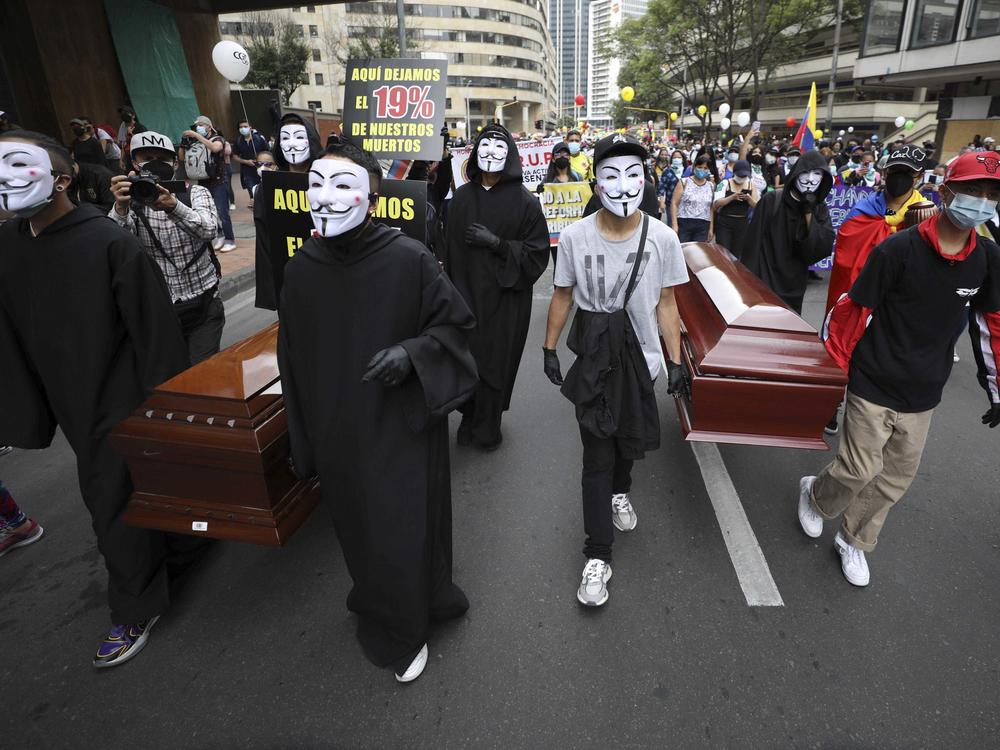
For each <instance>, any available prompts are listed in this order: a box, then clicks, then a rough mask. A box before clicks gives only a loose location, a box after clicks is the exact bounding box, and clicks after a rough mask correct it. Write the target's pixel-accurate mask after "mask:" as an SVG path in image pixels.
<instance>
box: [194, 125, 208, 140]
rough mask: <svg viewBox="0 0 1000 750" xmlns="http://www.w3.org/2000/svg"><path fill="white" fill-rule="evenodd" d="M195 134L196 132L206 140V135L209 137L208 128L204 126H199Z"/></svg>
mask: <svg viewBox="0 0 1000 750" xmlns="http://www.w3.org/2000/svg"><path fill="white" fill-rule="evenodd" d="M194 132H196V133H197V134H198V135H200V136H201V137H202V138H204V137H205V136H206V135H208V128H206V127H205V126H204V125H199V126H198V127H196V128H195V129H194Z"/></svg>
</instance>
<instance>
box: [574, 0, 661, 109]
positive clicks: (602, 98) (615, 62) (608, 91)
mask: <svg viewBox="0 0 1000 750" xmlns="http://www.w3.org/2000/svg"><path fill="white" fill-rule="evenodd" d="M648 4H649V3H648V0H591V3H590V29H589V34H588V37H587V56H588V58H589V60H590V81H589V85H588V88H587V120H588V121H589V122H591V123H593V124H595V125H610V124H611V114H610V107H611V103H612V101H613V100H614V99H615V98H616V97H617V96H618V73H619V71H620V70H621V60H620V59H619V58H617V57H615V56H613V55H608V54H606V53H604V52H603V51H602V49H601V47H602V45H603V44H604V42H605V41H606V40H607V38H608V36H609V35H610V34H611V33H613V32H614V30H615V29H617V28H619V27H620V26H621V25H622V24H623V23H624V22H625V20H626V19H629V18H641V17H642V16H643V15H645V13H646V6H647V5H648Z"/></svg>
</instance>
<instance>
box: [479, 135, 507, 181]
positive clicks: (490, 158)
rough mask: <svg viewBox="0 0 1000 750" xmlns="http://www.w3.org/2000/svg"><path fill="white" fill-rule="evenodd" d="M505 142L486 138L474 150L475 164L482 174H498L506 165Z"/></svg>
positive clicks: (501, 139)
mask: <svg viewBox="0 0 1000 750" xmlns="http://www.w3.org/2000/svg"><path fill="white" fill-rule="evenodd" d="M508 150H509V149H508V146H507V141H506V140H504V139H503V138H499V137H497V138H491V137H489V136H487V137H486V138H483V139H482V140H481V141H479V146H478V147H477V148H476V164H477V165H478V166H479V168H480V169H481V170H483V171H484V172H500V171H501V170H503V168H504V165H505V164H506V163H507V152H508Z"/></svg>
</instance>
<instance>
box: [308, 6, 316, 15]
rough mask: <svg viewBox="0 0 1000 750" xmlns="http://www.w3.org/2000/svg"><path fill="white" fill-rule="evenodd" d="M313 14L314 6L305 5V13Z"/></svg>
mask: <svg viewBox="0 0 1000 750" xmlns="http://www.w3.org/2000/svg"><path fill="white" fill-rule="evenodd" d="M315 12H316V6H315V5H307V6H306V13H315Z"/></svg>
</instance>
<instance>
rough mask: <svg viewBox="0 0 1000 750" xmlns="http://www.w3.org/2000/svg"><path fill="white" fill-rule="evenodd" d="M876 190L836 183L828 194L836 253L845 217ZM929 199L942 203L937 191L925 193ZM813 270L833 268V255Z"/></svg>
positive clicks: (814, 266) (827, 200) (827, 203)
mask: <svg viewBox="0 0 1000 750" xmlns="http://www.w3.org/2000/svg"><path fill="white" fill-rule="evenodd" d="M874 192H875V188H873V187H868V186H867V185H834V186H833V187H832V188H831V189H830V192H829V194H828V195H827V196H826V207H827V208H828V209H829V210H830V224H831V225H832V226H833V232H834V235H835V236H834V253H835V252H836V245H837V240H836V233H837V230H838V229H840V225H841V224H843V223H844V219H846V218H847V215H848V214H849V213H850V212H851V209H852V208H854V204H855V203H857V202H858V201H860V200H862V199H863V198H865V197H866V196H868V195H871V194H872V193H874ZM924 197H925V198H926V199H927V200H930V201H933V202H934V203H940V201H941V199H940V197H938V194H937V193H931V194H930V195H924ZM809 268H810V269H811V270H813V271H829V270H830V269H831V268H833V255H830V256H829V257H828V258H824V259H823V260H821V261H819V262H817V263H814V264H813V265H811V266H809Z"/></svg>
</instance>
